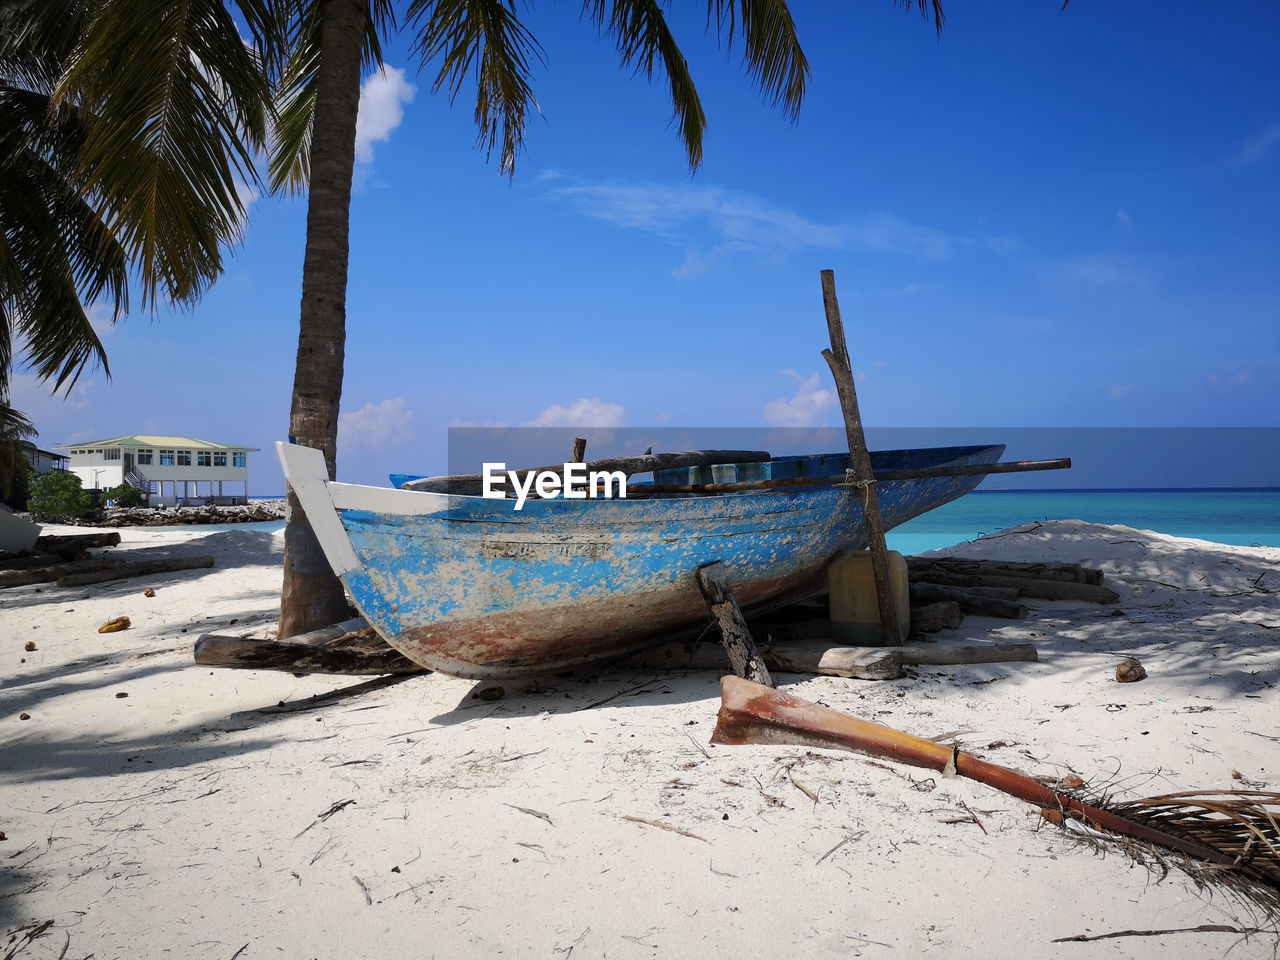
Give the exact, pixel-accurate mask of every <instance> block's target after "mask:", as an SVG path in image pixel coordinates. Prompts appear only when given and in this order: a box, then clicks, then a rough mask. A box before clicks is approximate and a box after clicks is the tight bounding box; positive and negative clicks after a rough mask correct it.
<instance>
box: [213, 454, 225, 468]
mask: <svg viewBox="0 0 1280 960" xmlns="http://www.w3.org/2000/svg"><path fill="white" fill-rule="evenodd" d="M213 465H214V466H215V467H225V466H226V465H227V451H225V450H219V451H217V452H216V453H215V454H214V455H213Z"/></svg>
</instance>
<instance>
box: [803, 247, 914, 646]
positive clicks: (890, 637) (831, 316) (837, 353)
mask: <svg viewBox="0 0 1280 960" xmlns="http://www.w3.org/2000/svg"><path fill="white" fill-rule="evenodd" d="M822 305H823V308H824V309H825V310H826V314H827V332H828V333H829V335H830V337H831V349H830V350H823V351H822V356H823V358H824V359H825V360H826V361H827V366H829V367H830V368H831V375H832V376H833V377H834V378H835V381H836V393H837V394H838V395H839V397H840V410H841V412H842V413H843V414H844V430H845V436H846V438H847V439H848V441H849V455H850V457H851V458H852V461H853V480H854V482H855V483H856V485H857V489H858V495H859V497H860V499H861V500H862V522H863V525H864V526H865V527H866V531H867V546H868V547H869V548H870V549H871V566H872V573H873V576H874V579H875V585H876V606H877V607H878V609H879V611H880V630H881V632H882V634H883V635H884V641H885V643H886V644H888V645H889V646H896V645H897V644H900V643H902V633H901V625H900V624H899V623H898V610H897V601H896V599H895V597H894V590H893V574H892V571H891V569H890V567H889V548H888V546H887V545H886V543H885V538H884V521H883V520H882V519H881V517H880V500H879V497H878V495H877V493H876V480H875V477H874V476H873V474H872V470H871V454H870V452H869V451H868V450H867V438H866V435H865V434H864V433H863V430H862V414H861V413H860V412H859V411H858V391H857V389H856V388H855V387H854V384H853V369H852V368H851V367H850V365H849V348H848V345H847V344H846V342H845V336H844V321H843V320H841V319H840V304H839V303H838V302H837V300H836V277H835V273H834V271H831V270H823V271H822Z"/></svg>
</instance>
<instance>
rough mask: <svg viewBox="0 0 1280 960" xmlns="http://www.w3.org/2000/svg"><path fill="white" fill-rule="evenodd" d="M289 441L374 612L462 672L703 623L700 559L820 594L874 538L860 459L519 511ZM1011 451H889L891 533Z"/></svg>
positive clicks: (746, 582)
mask: <svg viewBox="0 0 1280 960" xmlns="http://www.w3.org/2000/svg"><path fill="white" fill-rule="evenodd" d="M276 446H277V450H278V452H279V456H280V461H281V464H282V465H283V467H284V472H285V476H286V478H287V480H288V482H289V485H290V486H291V487H292V488H293V490H294V491H295V493H296V494H297V496H298V499H299V502H300V503H301V505H302V508H303V510H304V511H305V513H306V515H307V519H308V521H309V522H310V524H311V527H312V529H313V530H314V532H315V534H316V537H317V539H318V540H319V543H320V545H321V547H322V548H323V550H324V553H325V556H326V557H327V559H328V561H329V564H330V565H331V566H332V568H333V570H334V572H335V573H336V574H337V575H338V576H339V577H340V578H341V579H342V581H343V583H344V584H345V586H346V588H347V591H348V592H349V594H350V596H351V598H352V600H353V601H354V603H355V605H356V607H357V608H358V609H359V611H360V613H361V614H362V615H363V616H364V617H365V619H366V620H367V621H368V622H369V623H370V624H371V625H372V626H373V627H374V628H375V629H376V630H377V631H378V632H379V633H380V634H381V635H382V636H383V638H385V639H386V641H387V642H388V643H389V644H391V646H393V647H395V648H396V649H398V650H399V651H400V652H401V653H403V654H404V655H405V656H406V657H408V658H409V659H411V660H413V661H415V662H416V663H419V664H421V665H422V666H424V667H427V668H428V669H431V670H435V671H439V672H441V673H446V674H452V675H454V676H459V677H467V678H472V679H499V678H506V677H513V676H520V675H525V674H530V673H538V672H543V671H548V670H559V669H564V668H568V667H573V666H578V665H581V664H585V663H589V662H592V661H596V660H603V659H608V658H612V657H617V656H619V655H623V654H626V653H629V652H632V651H634V650H637V649H641V648H643V647H644V646H646V645H648V644H650V643H652V642H655V641H656V640H658V639H660V638H662V639H665V638H667V637H669V636H670V635H671V634H672V632H673V631H678V630H680V629H681V628H689V627H693V628H694V632H695V633H696V630H697V629H698V628H700V627H701V626H702V625H703V624H705V623H706V621H707V608H706V604H705V601H704V600H703V598H702V595H701V593H700V592H699V589H698V586H697V583H696V580H695V571H696V570H697V568H698V567H701V566H703V565H705V564H708V563H712V562H714V561H717V560H719V561H721V562H722V563H723V564H724V568H725V573H726V576H727V579H728V582H729V583H730V584H731V586H732V589H733V592H734V595H735V597H736V598H737V600H738V603H739V605H740V606H741V607H742V608H743V609H744V611H745V612H746V613H747V614H748V615H751V614H754V613H759V612H762V611H764V610H766V609H769V608H772V607H776V606H781V605H783V604H785V603H788V602H792V601H793V600H796V599H801V598H803V597H805V596H812V595H813V594H814V593H817V592H819V591H820V590H822V589H823V588H824V587H825V584H826V577H825V570H826V567H827V565H828V563H830V561H831V560H832V559H833V558H834V557H835V556H836V555H838V554H840V553H842V552H844V551H849V550H858V549H861V548H862V547H864V546H865V545H866V530H865V526H864V523H863V517H862V506H861V502H860V500H859V497H858V494H857V492H856V491H855V490H854V489H852V488H851V487H850V486H847V485H844V486H841V485H837V481H839V480H842V479H843V475H844V471H845V470H846V469H847V468H848V467H849V464H850V458H849V455H848V454H847V453H846V454H826V455H816V456H807V457H781V458H776V459H771V460H767V461H765V462H754V463H738V464H723V465H717V466H712V467H710V468H708V467H706V466H689V467H681V468H672V469H663V470H657V471H655V472H653V475H652V476H653V479H652V481H649V482H648V483H636V482H634V481H631V482H629V484H628V497H627V499H585V500H582V499H530V500H528V501H526V502H524V503H523V509H520V510H517V509H516V506H517V501H516V500H514V499H493V498H487V497H483V496H474V495H465V494H457V493H440V492H423V491H419V490H406V489H393V488H387V487H374V486H365V485H359V484H349V483H340V482H335V481H330V480H329V479H328V476H327V472H326V468H325V462H324V457H323V455H322V454H321V453H320V452H319V451H317V450H312V449H309V448H306V447H301V446H297V445H294V444H286V443H278V444H277V445H276ZM1003 451H1004V447H1003V445H998V444H997V445H990V446H966V447H939V448H922V449H912V450H893V451H881V452H873V453H872V455H871V458H872V467H873V469H874V470H875V472H876V476H877V480H878V483H877V488H878V492H879V502H880V511H881V515H882V517H883V523H884V527H885V529H891V528H893V527H896V526H898V525H899V524H902V523H905V522H906V521H907V520H910V519H911V518H912V517H916V516H919V515H920V514H923V513H926V512H928V511H929V510H932V509H934V508H935V507H938V506H941V505H942V504H944V503H948V502H949V501H952V500H955V499H956V498H958V497H961V496H963V495H964V494H966V493H968V492H969V491H970V490H972V489H973V488H974V487H975V486H977V485H978V483H979V482H980V481H981V480H982V477H983V475H984V474H986V473H990V472H997V471H1001V468H1012V466H1014V465H1009V464H999V463H997V461H998V460H999V458H1000V455H1001V454H1002V453H1003ZM675 456H678V455H675ZM765 456H767V455H765ZM957 474H959V475H957ZM709 482H710V483H711V486H708V483H709ZM410 485H412V483H410ZM722 488H727V489H728V491H729V492H724V493H719V492H716V493H712V494H711V495H708V494H707V493H706V492H702V491H709V490H718V489H722ZM673 489H675V490H677V491H680V492H676V493H671V492H669V491H671V490H673ZM689 491H699V492H689Z"/></svg>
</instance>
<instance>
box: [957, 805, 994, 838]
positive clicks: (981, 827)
mask: <svg viewBox="0 0 1280 960" xmlns="http://www.w3.org/2000/svg"><path fill="white" fill-rule="evenodd" d="M960 806H962V807H964V812H965V813H967V814H968V815H969V816H971V817H973V822H974V823H976V824H977V825H978V829H979V830H981V831H982V832H983V833H984V834H986V835H987V836H988V837H989V836H991V834H989V833H987V828H986V827H984V826H983V825H982V821H981V820H979V819H978V815H977V814H976V813H974V812H973V811H972V810H970V809H969V805H968V804H967V803H965V802H964V801H963V800H961V801H960Z"/></svg>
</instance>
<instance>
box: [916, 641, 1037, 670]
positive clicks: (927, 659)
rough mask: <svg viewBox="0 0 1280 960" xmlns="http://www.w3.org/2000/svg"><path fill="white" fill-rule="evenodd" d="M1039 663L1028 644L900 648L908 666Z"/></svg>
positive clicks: (1035, 653)
mask: <svg viewBox="0 0 1280 960" xmlns="http://www.w3.org/2000/svg"><path fill="white" fill-rule="evenodd" d="M1039 659H1040V656H1039V654H1038V653H1037V652H1036V648H1035V646H1034V645H1033V644H1030V643H986V644H966V645H964V646H951V645H947V644H936V645H935V644H926V645H921V646H905V647H903V648H902V662H903V663H907V664H910V665H911V666H955V665H957V664H966V663H1012V662H1016V661H1026V662H1029V663H1036V662H1037V661H1038V660H1039Z"/></svg>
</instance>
